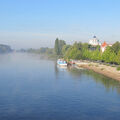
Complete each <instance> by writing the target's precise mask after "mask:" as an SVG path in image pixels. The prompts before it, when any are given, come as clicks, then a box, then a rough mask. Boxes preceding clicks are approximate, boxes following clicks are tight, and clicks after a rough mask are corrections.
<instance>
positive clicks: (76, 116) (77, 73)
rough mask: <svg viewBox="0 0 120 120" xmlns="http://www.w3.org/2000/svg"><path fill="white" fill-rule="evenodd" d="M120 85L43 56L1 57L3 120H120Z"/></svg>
mask: <svg viewBox="0 0 120 120" xmlns="http://www.w3.org/2000/svg"><path fill="white" fill-rule="evenodd" d="M119 119H120V82H118V81H115V80H112V79H110V78H107V77H105V76H103V75H100V74H97V73H95V72H92V71H89V70H85V69H79V70H78V69H76V68H74V67H70V68H67V69H66V68H60V67H58V66H57V65H56V61H54V60H47V59H41V57H40V56H39V55H32V54H20V53H19V54H7V55H0V120H119Z"/></svg>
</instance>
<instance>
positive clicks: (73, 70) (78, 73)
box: [67, 66, 83, 78]
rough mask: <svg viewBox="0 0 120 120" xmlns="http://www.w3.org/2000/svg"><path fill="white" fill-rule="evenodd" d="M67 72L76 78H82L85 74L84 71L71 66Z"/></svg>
mask: <svg viewBox="0 0 120 120" xmlns="http://www.w3.org/2000/svg"><path fill="white" fill-rule="evenodd" d="M67 70H68V72H69V73H70V75H72V76H73V77H74V78H80V77H81V75H82V74H83V73H82V70H78V69H76V68H74V67H72V66H69V67H68V69H67Z"/></svg>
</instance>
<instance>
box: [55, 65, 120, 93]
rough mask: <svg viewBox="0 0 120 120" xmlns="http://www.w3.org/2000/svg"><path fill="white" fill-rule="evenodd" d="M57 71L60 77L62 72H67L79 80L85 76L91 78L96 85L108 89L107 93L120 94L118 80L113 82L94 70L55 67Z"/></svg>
mask: <svg viewBox="0 0 120 120" xmlns="http://www.w3.org/2000/svg"><path fill="white" fill-rule="evenodd" d="M55 66H56V67H55V68H56V69H55V71H56V73H57V74H56V75H58V73H59V72H60V71H65V70H67V71H68V72H69V73H70V75H71V77H73V78H74V80H75V79H77V80H83V79H81V77H82V76H83V75H84V76H87V77H88V78H91V79H89V80H92V81H95V83H96V84H101V85H103V86H104V87H105V88H106V91H108V92H109V91H111V90H112V91H113V90H116V91H117V93H119V94H120V82H119V81H116V80H113V79H111V78H108V77H106V76H103V75H101V74H98V73H95V72H94V71H92V70H87V69H77V68H75V67H74V66H69V67H67V68H66V69H64V68H61V67H59V66H57V65H55Z"/></svg>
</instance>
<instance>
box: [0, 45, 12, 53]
mask: <svg viewBox="0 0 120 120" xmlns="http://www.w3.org/2000/svg"><path fill="white" fill-rule="evenodd" d="M10 52H12V49H11V47H10V46H9V45H3V44H0V54H1V53H10Z"/></svg>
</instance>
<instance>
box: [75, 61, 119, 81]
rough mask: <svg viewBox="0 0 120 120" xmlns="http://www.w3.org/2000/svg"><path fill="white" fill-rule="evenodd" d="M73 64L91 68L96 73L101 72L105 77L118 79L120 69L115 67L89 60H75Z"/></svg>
mask: <svg viewBox="0 0 120 120" xmlns="http://www.w3.org/2000/svg"><path fill="white" fill-rule="evenodd" d="M75 64H76V65H77V66H78V67H82V68H86V69H88V70H92V71H94V72H96V73H99V74H102V75H104V76H106V77H109V78H112V79H114V80H117V81H120V71H118V70H117V68H116V67H112V66H107V65H103V64H100V63H95V62H89V61H75Z"/></svg>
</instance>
